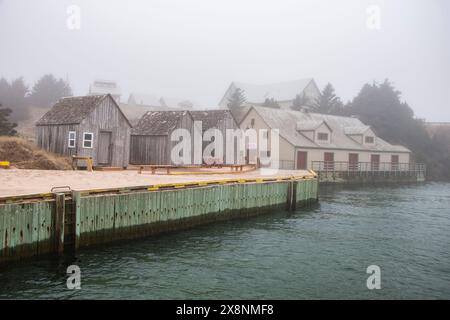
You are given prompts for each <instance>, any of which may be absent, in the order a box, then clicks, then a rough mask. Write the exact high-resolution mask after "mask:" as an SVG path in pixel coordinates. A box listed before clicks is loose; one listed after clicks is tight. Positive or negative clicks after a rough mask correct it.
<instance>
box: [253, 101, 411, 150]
mask: <svg viewBox="0 0 450 320" xmlns="http://www.w3.org/2000/svg"><path fill="white" fill-rule="evenodd" d="M251 109H254V110H255V111H256V112H257V113H258V114H259V115H260V116H261V118H262V119H263V120H264V121H265V122H266V124H267V125H268V126H269V127H270V128H272V129H279V132H280V136H281V137H282V138H284V139H286V140H287V141H288V142H289V143H290V144H292V145H293V146H295V147H303V148H327V149H345V150H361V151H388V152H410V150H408V149H407V148H405V147H403V146H398V145H392V144H390V143H388V142H386V141H384V140H383V139H381V138H379V137H377V138H376V139H375V144H373V145H364V144H359V143H358V142H356V141H355V140H353V139H352V138H350V137H349V136H348V135H346V134H345V128H346V127H367V126H366V125H365V124H363V123H362V122H361V121H360V120H359V119H357V118H351V117H341V116H332V115H326V114H319V113H310V112H307V113H306V112H300V111H294V110H283V109H273V108H264V107H251ZM249 112H250V111H249ZM309 121H313V122H321V121H323V122H326V123H327V124H328V126H329V127H330V129H331V130H332V131H333V134H332V137H331V142H330V143H321V142H319V141H311V140H310V139H308V138H307V137H306V136H304V135H303V134H301V133H300V132H299V131H298V130H296V129H297V124H298V123H301V122H309Z"/></svg>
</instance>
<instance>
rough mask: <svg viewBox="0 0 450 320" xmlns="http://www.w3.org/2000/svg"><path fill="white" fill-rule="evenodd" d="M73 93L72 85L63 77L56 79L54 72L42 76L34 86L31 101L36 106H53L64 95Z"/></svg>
mask: <svg viewBox="0 0 450 320" xmlns="http://www.w3.org/2000/svg"><path fill="white" fill-rule="evenodd" d="M71 95H72V89H71V88H70V85H69V84H68V83H67V82H65V81H64V80H63V79H59V80H58V79H56V78H55V77H54V76H53V75H52V74H46V75H44V76H43V77H41V78H40V79H39V80H38V81H37V82H36V83H35V85H34V86H33V89H32V91H31V95H30V103H31V104H32V105H33V106H36V107H47V108H48V107H51V106H52V105H53V104H54V103H55V102H57V101H58V100H59V99H61V98H62V97H68V96H71Z"/></svg>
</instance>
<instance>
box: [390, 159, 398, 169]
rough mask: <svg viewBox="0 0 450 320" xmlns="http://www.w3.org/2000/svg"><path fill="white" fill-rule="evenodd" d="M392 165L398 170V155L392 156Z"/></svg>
mask: <svg viewBox="0 0 450 320" xmlns="http://www.w3.org/2000/svg"><path fill="white" fill-rule="evenodd" d="M391 167H392V170H398V155H392V156H391Z"/></svg>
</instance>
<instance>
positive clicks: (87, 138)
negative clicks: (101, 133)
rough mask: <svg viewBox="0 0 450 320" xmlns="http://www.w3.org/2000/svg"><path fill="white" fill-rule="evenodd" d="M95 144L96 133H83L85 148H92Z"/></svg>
mask: <svg viewBox="0 0 450 320" xmlns="http://www.w3.org/2000/svg"><path fill="white" fill-rule="evenodd" d="M93 144H94V134H93V133H91V132H84V133H83V148H92V147H93Z"/></svg>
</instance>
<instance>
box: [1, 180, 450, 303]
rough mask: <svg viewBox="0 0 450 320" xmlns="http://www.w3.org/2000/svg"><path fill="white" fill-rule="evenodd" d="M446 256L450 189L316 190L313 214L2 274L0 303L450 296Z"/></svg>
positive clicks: (275, 217) (269, 218) (220, 227)
mask: <svg viewBox="0 0 450 320" xmlns="http://www.w3.org/2000/svg"><path fill="white" fill-rule="evenodd" d="M449 251H450V184H449V183H427V184H417V185H407V186H404V185H403V186H377V187H333V188H329V187H327V188H323V187H322V188H321V191H320V204H318V205H316V206H314V207H313V208H310V209H302V210H299V211H297V212H294V213H288V212H273V213H271V214H267V215H263V216H259V217H255V218H251V219H245V220H234V221H227V222H221V223H217V224H210V225H206V226H202V227H197V228H195V229H191V230H187V231H181V232H177V233H171V234H165V235H161V236H158V237H153V238H147V239H141V240H135V241H128V242H126V243H120V244H117V243H115V244H111V245H107V246H101V247H97V248H90V249H84V250H82V251H80V252H79V253H78V254H77V256H76V257H70V256H67V257H64V258H62V259H57V258H54V257H47V258H41V259H33V260H30V261H27V262H26V263H22V264H13V265H8V266H5V267H2V268H0V298H2V299H13V298H20V299H23V298H38V299H53V298H55V299H91V298H94V299H407V298H412V299H420V298H425V299H436V298H438V299H449V298H450V253H449ZM71 264H76V265H78V266H79V267H80V270H81V289H80V290H69V289H67V287H66V280H67V274H66V268H67V266H68V265H71ZM369 265H377V266H379V267H380V270H381V289H379V290H369V289H368V288H367V286H366V281H367V278H368V277H369V276H370V275H369V274H367V273H366V269H367V267H368V266H369Z"/></svg>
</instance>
